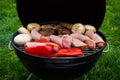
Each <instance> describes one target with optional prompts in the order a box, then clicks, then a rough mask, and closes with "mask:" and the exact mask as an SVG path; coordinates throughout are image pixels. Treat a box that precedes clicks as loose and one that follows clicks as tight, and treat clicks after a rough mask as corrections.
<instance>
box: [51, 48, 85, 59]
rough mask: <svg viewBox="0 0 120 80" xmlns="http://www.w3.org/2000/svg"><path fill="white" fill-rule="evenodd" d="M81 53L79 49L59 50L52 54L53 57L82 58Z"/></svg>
mask: <svg viewBox="0 0 120 80" xmlns="http://www.w3.org/2000/svg"><path fill="white" fill-rule="evenodd" d="M83 55H84V54H83V51H82V49H80V48H73V49H61V50H59V51H58V52H57V53H55V54H53V57H73V56H83Z"/></svg>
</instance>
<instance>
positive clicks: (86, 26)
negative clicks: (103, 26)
mask: <svg viewBox="0 0 120 80" xmlns="http://www.w3.org/2000/svg"><path fill="white" fill-rule="evenodd" d="M84 26H85V29H86V31H87V30H92V31H93V32H96V28H95V27H94V26H93V25H89V24H86V25H84Z"/></svg>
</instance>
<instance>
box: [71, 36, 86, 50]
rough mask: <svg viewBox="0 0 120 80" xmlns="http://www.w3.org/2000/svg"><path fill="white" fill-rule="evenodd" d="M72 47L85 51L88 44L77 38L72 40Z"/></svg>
mask: <svg viewBox="0 0 120 80" xmlns="http://www.w3.org/2000/svg"><path fill="white" fill-rule="evenodd" d="M72 45H73V46H74V47H79V48H81V49H85V48H86V47H87V44H86V43H84V42H82V41H81V40H79V39H77V38H73V40H72Z"/></svg>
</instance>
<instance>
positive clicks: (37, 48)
mask: <svg viewBox="0 0 120 80" xmlns="http://www.w3.org/2000/svg"><path fill="white" fill-rule="evenodd" d="M52 50H53V46H51V45H47V44H45V43H38V42H30V43H26V47H25V51H26V52H27V53H29V54H33V55H36V56H43V57H51V53H52Z"/></svg>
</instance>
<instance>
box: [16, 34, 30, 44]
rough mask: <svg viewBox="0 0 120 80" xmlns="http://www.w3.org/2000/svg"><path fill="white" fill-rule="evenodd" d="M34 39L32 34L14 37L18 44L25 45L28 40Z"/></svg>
mask: <svg viewBox="0 0 120 80" xmlns="http://www.w3.org/2000/svg"><path fill="white" fill-rule="evenodd" d="M31 40H32V38H31V36H30V34H19V35H17V36H16V37H15V38H14V42H15V44H17V45H24V44H25V43H26V42H30V41H31Z"/></svg>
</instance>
